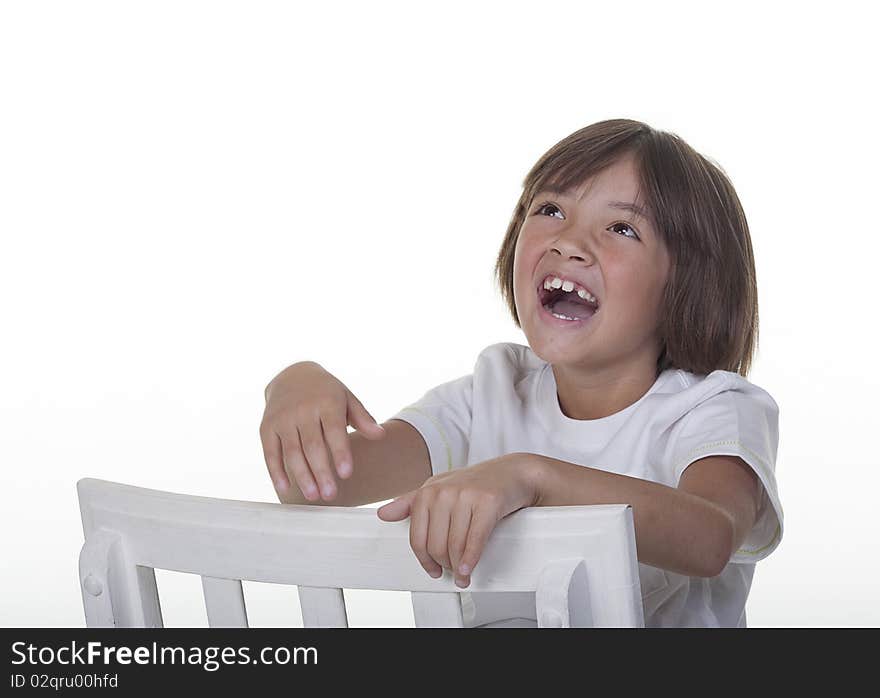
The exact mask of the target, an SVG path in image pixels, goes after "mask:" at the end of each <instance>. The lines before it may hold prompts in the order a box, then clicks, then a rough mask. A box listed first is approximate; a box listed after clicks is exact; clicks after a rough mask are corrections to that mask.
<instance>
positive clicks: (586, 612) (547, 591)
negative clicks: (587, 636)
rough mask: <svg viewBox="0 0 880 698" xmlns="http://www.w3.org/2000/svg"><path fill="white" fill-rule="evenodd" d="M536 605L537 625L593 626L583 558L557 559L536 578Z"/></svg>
mask: <svg viewBox="0 0 880 698" xmlns="http://www.w3.org/2000/svg"><path fill="white" fill-rule="evenodd" d="M535 605H536V609H535V610H536V611H537V618H538V627H539V628H592V627H594V619H593V612H592V608H591V606H590V590H589V586H588V583H587V568H586V565H585V563H584V561H583V560H582V559H571V560H557V561H555V562H553V563H551V564H550V565H547V567H545V568H544V569H543V570H542V571H541V576H540V577H539V579H538V588H537V590H536V591H535Z"/></svg>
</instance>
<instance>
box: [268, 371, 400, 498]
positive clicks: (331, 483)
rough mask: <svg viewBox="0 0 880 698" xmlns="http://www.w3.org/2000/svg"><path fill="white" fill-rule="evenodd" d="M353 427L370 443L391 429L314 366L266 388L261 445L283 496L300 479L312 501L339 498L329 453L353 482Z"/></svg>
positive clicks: (287, 374) (277, 379)
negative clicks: (378, 421) (351, 445)
mask: <svg viewBox="0 0 880 698" xmlns="http://www.w3.org/2000/svg"><path fill="white" fill-rule="evenodd" d="M349 424H351V426H353V427H354V428H355V429H358V430H359V431H361V433H363V435H364V436H365V437H366V438H368V439H381V438H382V437H383V436H384V435H385V429H383V428H382V426H380V425H379V424H377V423H376V420H375V419H373V417H372V416H371V415H370V413H369V412H367V410H366V409H365V408H364V406H363V405H362V404H361V401H360V400H358V399H357V398H356V397H355V396H354V394H352V392H351V391H350V390H349V389H348V388H346V387H345V385H343V384H342V382H341V381H339V379H337V378H336V377H335V376H333V375H332V374H330V373H329V372H328V371H325V370H324V369H323V368H322V367H321V366H320V365H318V364H317V363H315V362H314V361H301V362H299V363H295V364H293V365H292V366H288V367H287V368H286V369H284V370H283V371H282V372H281V373H279V374H278V375H277V376H276V377H275V378H273V379H272V381H271V382H270V383H269V385H268V386H267V387H266V409H265V411H264V412H263V420H262V422H261V423H260V440H261V441H262V442H263V455H264V456H265V459H266V467H267V468H268V469H269V475H270V477H271V478H272V482H273V483H274V484H275V489H276V491H277V492H278V494H279V495H281V494H283V493H285V492H286V491H287V489H288V488H289V487H290V482H291V479H295V480H296V484H297V485H298V486H299V489H300V490H301V491H302V493H303V496H304V497H305V498H306V499H308V500H309V501H314V500H315V499H317V498H318V497H319V496H323V498H324V499H325V500H330V499H333V498H334V497H335V496H336V478H335V477H334V474H333V469H332V467H331V465H330V459H329V458H328V450H329V452H330V454H331V455H332V457H333V461H334V462H335V464H336V472H338V473H339V477H341V478H343V479H346V478H349V477H351V474H352V472H353V463H352V455H351V449H350V448H349V440H348V430H347V428H346V427H347V426H348V425H349ZM291 475H292V476H293V477H292V478H291V477H290V476H291ZM318 485H320V488H321V494H320V495H319V493H318Z"/></svg>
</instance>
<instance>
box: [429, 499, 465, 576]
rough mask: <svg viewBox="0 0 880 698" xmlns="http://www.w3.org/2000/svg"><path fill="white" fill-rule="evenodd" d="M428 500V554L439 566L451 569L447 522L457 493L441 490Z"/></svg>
mask: <svg viewBox="0 0 880 698" xmlns="http://www.w3.org/2000/svg"><path fill="white" fill-rule="evenodd" d="M426 499H427V498H426ZM428 501H430V505H429V506H430V509H431V517H430V520H429V525H428V536H427V552H428V555H430V556H431V559H432V560H434V562H436V563H437V564H438V565H440V566H441V567H445V568H446V569H452V563H451V562H450V561H449V523H450V520H451V518H452V511H453V508H454V507H455V505H456V503H457V501H458V494H457V493H456V492H455V491H454V490H441V491H440V492H438V493H437V494H436V495H435V496H433V497H431V498H430V499H429V500H428Z"/></svg>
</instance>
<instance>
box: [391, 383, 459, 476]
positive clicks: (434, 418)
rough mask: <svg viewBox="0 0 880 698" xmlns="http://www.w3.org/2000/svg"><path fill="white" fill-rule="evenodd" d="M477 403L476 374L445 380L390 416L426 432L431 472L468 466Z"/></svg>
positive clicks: (424, 436)
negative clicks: (474, 391)
mask: <svg viewBox="0 0 880 698" xmlns="http://www.w3.org/2000/svg"><path fill="white" fill-rule="evenodd" d="M472 405H473V375H472V374H471V375H467V376H462V377H461V378H457V379H455V380H452V381H449V382H447V383H442V384H441V385H438V386H437V387H435V388H432V389H431V390H429V391H428V392H426V393H425V394H424V395H423V396H422V397H421V398H420V399H419V400H417V401H416V402H414V403H413V404H411V405H409V406H407V407H404V408H403V409H401V410H400V411H399V412H397V413H396V414H394V415H392V416H391V417H390V418H389V419H400V420H402V421H404V422H407V423H408V424H411V425H412V426H413V427H415V428H416V429H417V430H418V432H419V433H420V434H421V435H422V438H423V439H424V440H425V443H426V444H427V446H428V452H429V453H430V456H431V472H432V473H433V474H434V475H439V474H440V473H446V472H449V471H450V470H452V469H453V468H463V467H464V466H465V465H467V458H468V445H469V443H470V433H471V415H472Z"/></svg>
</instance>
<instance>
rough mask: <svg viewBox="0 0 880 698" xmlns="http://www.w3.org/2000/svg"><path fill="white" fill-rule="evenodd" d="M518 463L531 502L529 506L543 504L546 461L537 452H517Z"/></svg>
mask: <svg viewBox="0 0 880 698" xmlns="http://www.w3.org/2000/svg"><path fill="white" fill-rule="evenodd" d="M516 456H517V465H518V469H519V473H520V478H521V481H522V482H523V484H524V486H525V488H526V490H527V492H528V495H529V501H530V502H531V503H530V504H528V506H532V507H539V506H541V499H542V490H541V487H542V485H543V483H544V482H545V481H546V473H545V462H544V460H543V458H542V457H541V456H539V455H538V454H536V453H517V454H516Z"/></svg>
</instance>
